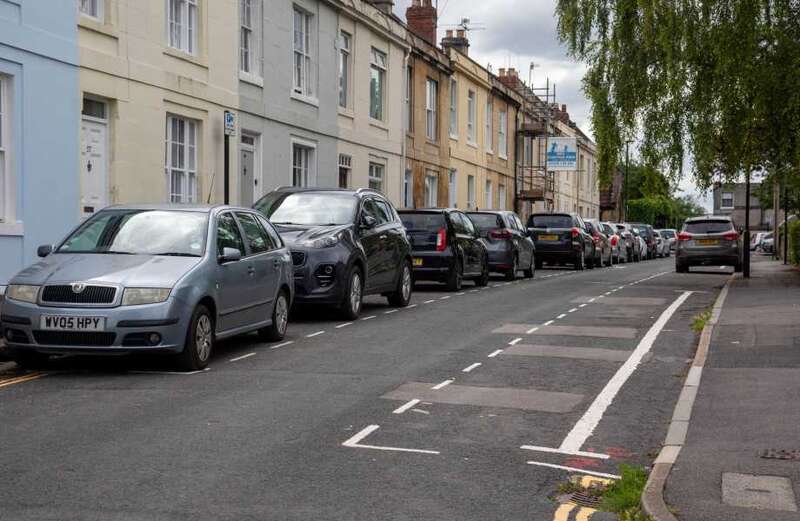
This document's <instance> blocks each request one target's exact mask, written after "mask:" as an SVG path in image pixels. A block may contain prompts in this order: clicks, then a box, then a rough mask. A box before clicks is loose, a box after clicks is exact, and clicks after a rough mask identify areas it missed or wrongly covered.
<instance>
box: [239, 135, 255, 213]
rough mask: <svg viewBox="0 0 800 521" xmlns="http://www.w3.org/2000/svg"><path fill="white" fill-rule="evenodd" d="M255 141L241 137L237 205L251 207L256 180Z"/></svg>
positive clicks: (247, 137) (251, 138) (249, 137)
mask: <svg viewBox="0 0 800 521" xmlns="http://www.w3.org/2000/svg"><path fill="white" fill-rule="evenodd" d="M254 144H255V141H254V138H253V137H252V136H246V135H245V136H242V145H241V151H242V152H241V158H240V161H239V173H240V175H239V190H240V193H239V205H240V206H245V207H248V208H249V207H250V206H253V192H254V190H255V186H256V183H258V179H257V178H256V175H255V163H256V162H255V146H254Z"/></svg>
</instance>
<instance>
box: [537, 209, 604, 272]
mask: <svg viewBox="0 0 800 521" xmlns="http://www.w3.org/2000/svg"><path fill="white" fill-rule="evenodd" d="M528 232H529V234H530V236H531V239H533V243H534V244H535V245H536V267H537V268H541V267H542V264H543V263H544V262H547V263H548V264H567V263H569V264H572V265H573V266H574V267H575V269H576V270H582V269H584V268H586V267H587V266H588V267H590V268H591V267H592V266H593V261H594V255H595V253H594V251H595V248H594V238H593V237H592V236H591V235H590V234H589V232H588V231H587V228H586V223H584V222H583V219H581V216H580V215H578V214H575V213H534V214H531V216H530V217H528Z"/></svg>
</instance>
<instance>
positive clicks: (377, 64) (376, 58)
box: [369, 47, 389, 121]
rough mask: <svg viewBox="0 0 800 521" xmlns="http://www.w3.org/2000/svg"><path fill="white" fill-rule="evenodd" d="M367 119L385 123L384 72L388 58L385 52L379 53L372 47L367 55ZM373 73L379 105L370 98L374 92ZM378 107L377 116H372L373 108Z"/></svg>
mask: <svg viewBox="0 0 800 521" xmlns="http://www.w3.org/2000/svg"><path fill="white" fill-rule="evenodd" d="M369 56H370V59H369V68H370V74H369V83H370V85H369V117H370V119H373V120H376V121H385V119H386V71H387V70H388V59H389V58H388V56H387V54H386V53H385V52H383V51H381V50H380V49H376V48H375V47H372V48H371V49H370V53H369ZM373 72H375V73H377V75H378V81H379V84H380V85H379V86H380V90H379V94H380V100H379V101H380V103H379V105H376V104H375V100H374V99H373V98H372V96H373V95H374V94H375V92H374V91H373V89H372V75H373ZM376 106H377V107H378V110H379V111H380V113H379V114H373V107H376Z"/></svg>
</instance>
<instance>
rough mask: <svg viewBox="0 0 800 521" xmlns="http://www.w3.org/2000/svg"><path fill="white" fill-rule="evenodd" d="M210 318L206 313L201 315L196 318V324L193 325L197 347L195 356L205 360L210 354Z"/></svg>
mask: <svg viewBox="0 0 800 521" xmlns="http://www.w3.org/2000/svg"><path fill="white" fill-rule="evenodd" d="M212 335H213V333H212V331H211V319H210V318H209V317H208V315H201V316H200V318H199V319H197V326H196V327H195V335H194V338H195V346H196V349H197V358H198V359H199V360H200V361H202V362H205V361H206V360H208V357H209V356H210V355H211V343H212Z"/></svg>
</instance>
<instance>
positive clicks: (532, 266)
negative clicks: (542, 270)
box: [522, 255, 539, 279]
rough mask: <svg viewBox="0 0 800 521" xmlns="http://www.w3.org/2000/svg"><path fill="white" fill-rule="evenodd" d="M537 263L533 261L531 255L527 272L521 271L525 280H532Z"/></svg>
mask: <svg viewBox="0 0 800 521" xmlns="http://www.w3.org/2000/svg"><path fill="white" fill-rule="evenodd" d="M538 266H539V262H538V261H537V260H535V258H534V256H533V255H531V264H530V266H528V269H527V270H523V272H522V276H523V277H525V278H526V279H532V278H533V277H534V275H536V268H538Z"/></svg>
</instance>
